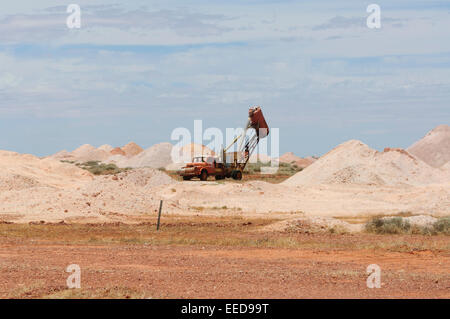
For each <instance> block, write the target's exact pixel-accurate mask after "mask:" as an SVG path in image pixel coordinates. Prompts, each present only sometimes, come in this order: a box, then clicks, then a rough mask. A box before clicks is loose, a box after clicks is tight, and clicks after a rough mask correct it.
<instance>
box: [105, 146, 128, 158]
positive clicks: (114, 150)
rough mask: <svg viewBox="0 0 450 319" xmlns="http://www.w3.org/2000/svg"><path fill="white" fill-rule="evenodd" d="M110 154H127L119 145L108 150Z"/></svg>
mask: <svg viewBox="0 0 450 319" xmlns="http://www.w3.org/2000/svg"><path fill="white" fill-rule="evenodd" d="M109 153H110V154H111V155H122V156H126V155H127V154H126V153H125V152H124V151H123V149H121V148H120V147H115V148H113V149H112V150H111V152H109Z"/></svg>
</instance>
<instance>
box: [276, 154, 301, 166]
mask: <svg viewBox="0 0 450 319" xmlns="http://www.w3.org/2000/svg"><path fill="white" fill-rule="evenodd" d="M301 159H302V158H301V157H299V156H297V155H295V154H294V153H292V152H288V153H285V154H283V155H281V156H280V163H289V164H290V163H292V162H295V161H298V160H301Z"/></svg>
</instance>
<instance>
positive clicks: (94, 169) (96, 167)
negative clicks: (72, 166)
mask: <svg viewBox="0 0 450 319" xmlns="http://www.w3.org/2000/svg"><path fill="white" fill-rule="evenodd" d="M76 165H77V166H78V167H80V168H82V169H85V170H87V171H89V172H91V173H92V174H94V175H114V174H118V173H122V172H125V171H128V170H130V169H131V168H119V167H117V165H115V164H105V163H101V162H99V161H89V162H85V163H82V164H76Z"/></svg>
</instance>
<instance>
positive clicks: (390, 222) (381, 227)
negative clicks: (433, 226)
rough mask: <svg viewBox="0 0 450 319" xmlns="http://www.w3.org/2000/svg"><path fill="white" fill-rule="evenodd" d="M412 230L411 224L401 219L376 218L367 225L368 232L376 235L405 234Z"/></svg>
mask: <svg viewBox="0 0 450 319" xmlns="http://www.w3.org/2000/svg"><path fill="white" fill-rule="evenodd" d="M410 230H411V225H410V223H409V222H408V221H405V220H403V218H401V217H394V218H379V217H376V218H374V219H372V220H371V221H369V222H368V223H367V224H366V231H368V232H370V233H376V234H404V233H408V232H409V231H410Z"/></svg>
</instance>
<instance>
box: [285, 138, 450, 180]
mask: <svg viewBox="0 0 450 319" xmlns="http://www.w3.org/2000/svg"><path fill="white" fill-rule="evenodd" d="M449 181H450V176H449V174H446V173H444V174H443V173H442V170H438V169H435V168H433V167H430V166H428V165H427V164H425V163H424V162H422V161H421V160H419V159H417V158H415V157H413V156H411V155H410V154H409V153H407V152H406V151H404V150H400V149H386V150H385V152H378V151H376V150H373V149H371V148H370V147H368V146H367V145H365V144H364V143H362V142H360V141H357V140H351V141H348V142H345V143H343V144H341V145H339V146H338V147H336V148H334V149H333V150H332V151H330V152H328V153H327V154H326V155H324V156H322V157H321V158H320V159H319V160H317V161H316V162H315V163H313V164H312V165H310V166H308V167H307V168H306V169H304V170H303V171H301V172H299V173H297V174H296V175H294V176H292V177H291V178H289V179H288V180H286V181H285V182H283V183H284V184H286V185H317V184H362V185H419V186H420V185H426V184H433V183H448V182H449Z"/></svg>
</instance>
